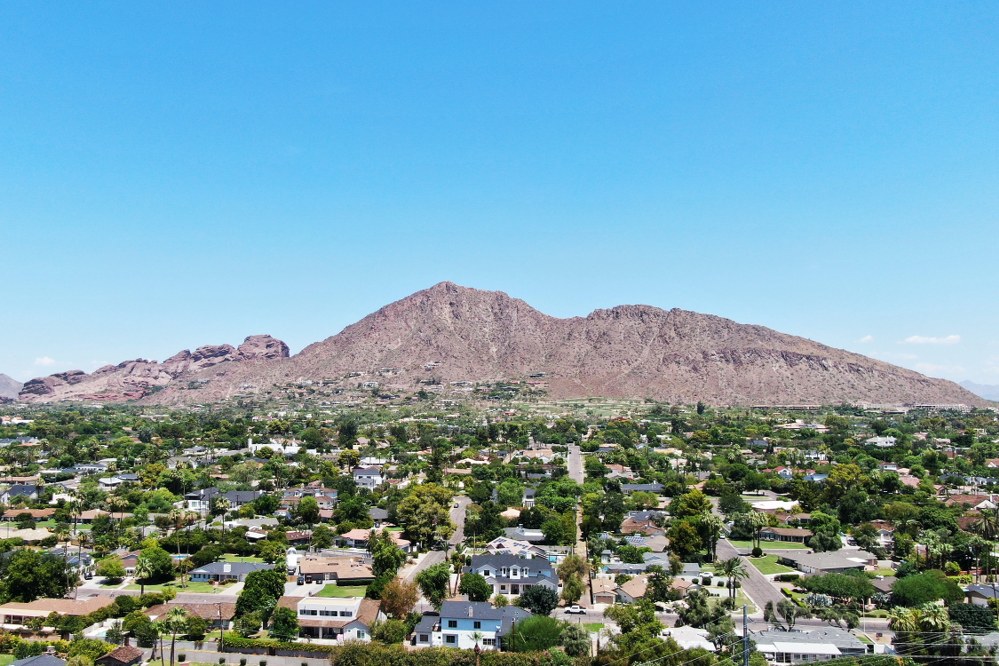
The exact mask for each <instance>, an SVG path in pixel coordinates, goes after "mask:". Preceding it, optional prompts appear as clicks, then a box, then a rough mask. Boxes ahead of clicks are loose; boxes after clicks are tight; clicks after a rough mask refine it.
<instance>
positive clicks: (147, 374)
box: [19, 335, 288, 402]
mask: <svg viewBox="0 0 999 666" xmlns="http://www.w3.org/2000/svg"><path fill="white" fill-rule="evenodd" d="M287 357H288V345H286V344H285V343H284V342H282V341H280V340H277V339H275V338H272V337H271V336H269V335H251V336H250V337H248V338H246V340H244V341H243V344H241V345H240V346H239V347H233V346H232V345H227V344H223V345H206V346H204V347H198V348H197V349H195V350H194V351H193V352H192V351H190V350H187V349H185V350H183V351H180V352H178V353H176V354H174V355H173V356H171V357H170V358H168V359H166V360H165V361H163V362H162V363H158V362H157V361H147V360H145V359H141V358H140V359H135V360H132V361H124V362H122V363H119V364H118V365H106V366H104V367H102V368H98V369H97V370H95V371H94V372H93V373H91V374H87V373H85V372H83V371H82V370H71V371H69V372H62V373H58V374H54V375H49V376H48V377H40V378H37V379H32V380H30V381H28V382H27V383H25V384H24V387H23V388H22V389H21V391H20V395H19V399H20V400H23V401H25V402H60V401H76V400H86V401H97V402H125V401H129V400H138V399H140V398H143V397H145V396H148V395H150V394H152V393H154V392H155V391H157V390H161V389H162V388H163V387H166V386H167V385H169V384H171V383H172V382H174V381H181V382H182V381H186V380H185V378H186V377H188V376H190V375H193V374H195V373H197V372H199V371H202V370H207V369H208V368H213V367H217V366H220V365H224V364H235V363H246V362H252V361H267V360H272V359H280V358H287Z"/></svg>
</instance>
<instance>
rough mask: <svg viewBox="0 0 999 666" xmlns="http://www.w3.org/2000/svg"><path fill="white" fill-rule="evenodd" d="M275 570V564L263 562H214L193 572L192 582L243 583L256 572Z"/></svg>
mask: <svg viewBox="0 0 999 666" xmlns="http://www.w3.org/2000/svg"><path fill="white" fill-rule="evenodd" d="M273 568H274V565H273V564H264V563H262V562H212V563H210V564H206V565H205V566H203V567H198V568H197V569H194V570H193V571H191V580H192V581H193V582H196V583H209V582H216V583H230V582H242V581H244V580H246V577H247V576H248V575H250V574H251V573H252V572H254V571H263V570H265V569H273Z"/></svg>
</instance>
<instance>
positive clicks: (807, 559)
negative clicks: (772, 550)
mask: <svg viewBox="0 0 999 666" xmlns="http://www.w3.org/2000/svg"><path fill="white" fill-rule="evenodd" d="M777 562H778V563H779V564H783V565H784V566H788V567H793V568H795V569H797V570H798V571H800V572H802V573H806V574H825V573H842V572H844V571H863V570H864V569H865V568H866V567H869V566H871V567H873V566H877V563H878V558H877V557H875V556H874V555H872V554H871V553H868V552H867V551H864V550H844V551H839V550H836V551H829V552H824V553H810V552H803V553H793V552H792V553H784V554H781V555H779V556H778V557H777Z"/></svg>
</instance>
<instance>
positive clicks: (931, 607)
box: [917, 603, 950, 633]
mask: <svg viewBox="0 0 999 666" xmlns="http://www.w3.org/2000/svg"><path fill="white" fill-rule="evenodd" d="M917 612H918V613H919V628H920V629H921V630H923V631H933V632H941V633H943V632H946V631H947V630H948V629H949V628H950V615H949V614H948V613H947V609H946V608H945V607H944V606H940V605H939V604H934V603H928V604H923V605H922V606H920V607H919V610H918V611H917Z"/></svg>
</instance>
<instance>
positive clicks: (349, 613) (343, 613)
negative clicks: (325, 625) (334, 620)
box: [340, 611, 352, 617]
mask: <svg viewBox="0 0 999 666" xmlns="http://www.w3.org/2000/svg"><path fill="white" fill-rule="evenodd" d="M351 615H352V613H351V612H350V611H340V617H350V616H351Z"/></svg>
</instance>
